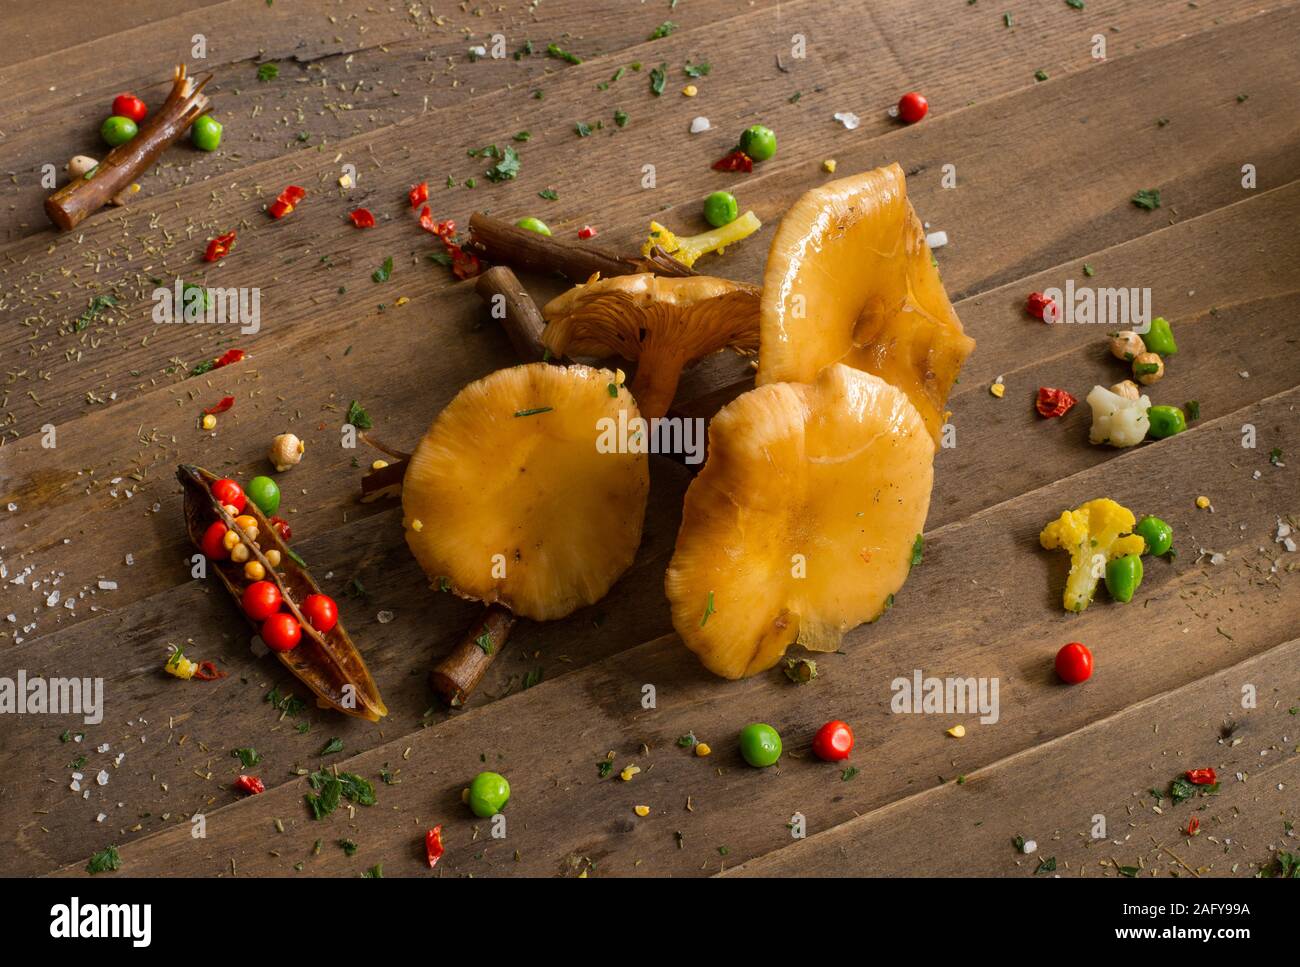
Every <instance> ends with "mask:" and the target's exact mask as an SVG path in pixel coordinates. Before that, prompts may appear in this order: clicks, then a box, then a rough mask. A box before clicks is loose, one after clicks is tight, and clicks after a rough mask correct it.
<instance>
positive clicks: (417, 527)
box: [411, 517, 424, 534]
mask: <svg viewBox="0 0 1300 967" xmlns="http://www.w3.org/2000/svg"><path fill="white" fill-rule="evenodd" d="M411 530H413V531H415V532H416V533H417V534H418V533H420V531H422V530H424V521H422V520H420V518H418V517H417V518H415V520H413V521H411Z"/></svg>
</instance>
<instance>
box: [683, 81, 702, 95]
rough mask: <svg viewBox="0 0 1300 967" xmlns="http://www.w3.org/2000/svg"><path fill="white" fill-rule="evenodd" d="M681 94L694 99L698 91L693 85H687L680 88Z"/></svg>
mask: <svg viewBox="0 0 1300 967" xmlns="http://www.w3.org/2000/svg"><path fill="white" fill-rule="evenodd" d="M682 93H683V94H685V95H686V96H687V97H694V96H695V95H696V94H698V93H700V89H699V88H698V87H696V86H695V85H694V84H687V85H686V86H685V87H683V88H682Z"/></svg>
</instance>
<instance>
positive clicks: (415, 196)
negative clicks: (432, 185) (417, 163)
mask: <svg viewBox="0 0 1300 967" xmlns="http://www.w3.org/2000/svg"><path fill="white" fill-rule="evenodd" d="M406 197H407V198H409V199H410V200H411V207H412V208H419V207H420V206H421V205H423V204H424V203H425V202H426V201H428V200H429V183H428V182H427V181H422V182H420V183H419V184H418V185H416V186H415V187H413V188H412V189H411V190H410V191H408V192H407V193H406Z"/></svg>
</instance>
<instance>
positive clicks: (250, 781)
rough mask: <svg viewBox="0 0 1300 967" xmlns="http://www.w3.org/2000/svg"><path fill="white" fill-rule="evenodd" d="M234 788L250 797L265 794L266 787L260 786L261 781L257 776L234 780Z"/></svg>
mask: <svg viewBox="0 0 1300 967" xmlns="http://www.w3.org/2000/svg"><path fill="white" fill-rule="evenodd" d="M235 788H236V789H237V790H239V791H240V792H246V793H248V794H249V795H250V796H256V795H257V794H258V793H262V792H266V786H264V785H262V780H261V779H259V778H257V776H240V777H239V778H238V779H236V780H235Z"/></svg>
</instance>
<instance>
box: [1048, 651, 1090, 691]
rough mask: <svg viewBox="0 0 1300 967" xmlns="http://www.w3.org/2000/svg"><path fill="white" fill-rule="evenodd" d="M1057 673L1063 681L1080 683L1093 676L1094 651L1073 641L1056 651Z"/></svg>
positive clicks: (1072, 683)
mask: <svg viewBox="0 0 1300 967" xmlns="http://www.w3.org/2000/svg"><path fill="white" fill-rule="evenodd" d="M1056 674H1057V675H1059V676H1060V678H1061V681H1063V682H1066V683H1067V684H1070V685H1078V684H1079V683H1080V682H1086V681H1087V680H1088V679H1089V678H1091V677H1092V652H1090V651H1089V650H1088V649H1087V647H1085V646H1084V645H1082V644H1080V643H1079V642H1077V641H1072V642H1070V643H1069V644H1068V645H1066V646H1065V647H1063V648H1062V649H1061V650H1060V651H1058V652H1057V653H1056Z"/></svg>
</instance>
